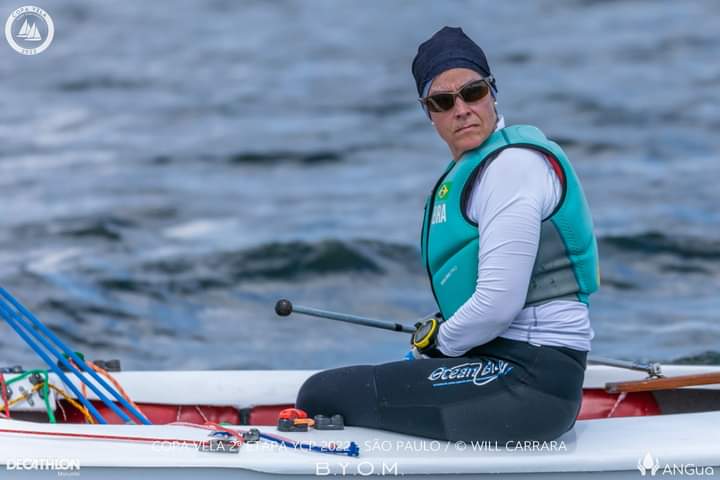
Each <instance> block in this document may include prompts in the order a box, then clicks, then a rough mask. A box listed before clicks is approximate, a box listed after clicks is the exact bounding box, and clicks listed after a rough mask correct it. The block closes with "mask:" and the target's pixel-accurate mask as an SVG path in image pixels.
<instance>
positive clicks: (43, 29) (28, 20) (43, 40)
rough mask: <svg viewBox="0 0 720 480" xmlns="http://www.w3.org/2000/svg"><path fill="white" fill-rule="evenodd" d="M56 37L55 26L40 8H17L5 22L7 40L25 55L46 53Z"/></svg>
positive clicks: (29, 6)
mask: <svg viewBox="0 0 720 480" xmlns="http://www.w3.org/2000/svg"><path fill="white" fill-rule="evenodd" d="M54 36H55V24H54V23H53V20H52V18H51V17H50V15H48V13H47V12H46V11H45V10H43V9H42V8H40V7H36V6H33V5H27V6H24V7H20V8H16V9H15V10H14V11H13V12H12V13H11V14H10V16H9V17H8V19H7V22H5V39H6V40H7V41H8V43H9V44H10V46H11V47H12V48H13V50H15V51H16V52H18V53H21V54H23V55H37V54H38V53H41V52H44V51H45V50H46V49H47V48H48V47H49V46H50V43H52V40H53V37H54Z"/></svg>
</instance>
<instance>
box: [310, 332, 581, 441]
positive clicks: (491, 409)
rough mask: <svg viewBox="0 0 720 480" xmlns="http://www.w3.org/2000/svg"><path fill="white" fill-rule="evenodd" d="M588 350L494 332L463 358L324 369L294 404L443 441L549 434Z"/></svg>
mask: <svg viewBox="0 0 720 480" xmlns="http://www.w3.org/2000/svg"><path fill="white" fill-rule="evenodd" d="M586 360H587V353H586V352H581V351H578V350H574V349H570V348H565V347H548V346H539V347H538V346H533V345H530V344H529V343H526V342H519V341H515V340H508V339H504V338H496V339H495V340H493V341H491V342H489V343H487V344H485V345H482V346H480V347H476V348H474V349H473V350H471V351H469V352H468V353H467V354H466V355H465V356H463V357H457V358H431V359H422V360H412V361H408V360H404V361H398V362H392V363H385V364H382V365H374V366H373V365H359V366H351V367H342V368H336V369H332V370H325V371H322V372H319V373H316V374H315V375H313V376H311V377H310V378H308V379H307V380H306V381H305V383H304V384H303V386H302V387H301V388H300V391H299V393H298V397H297V402H296V405H297V407H298V408H301V409H303V410H305V411H307V412H308V414H310V415H311V416H314V415H316V414H325V415H333V414H335V413H340V414H342V415H343V417H344V418H345V423H346V424H347V425H353V426H359V427H368V428H377V429H382V430H390V431H394V432H400V433H406V434H410V435H418V436H424V437H430V438H435V439H441V440H450V441H458V440H464V441H476V440H490V441H503V442H508V441H526V440H539V441H543V440H553V439H556V438H557V437H559V436H560V435H562V434H563V433H565V432H567V431H568V430H570V429H571V428H572V426H573V425H574V424H575V419H576V417H577V414H578V412H579V410H580V403H581V400H582V384H583V378H584V374H585V366H586Z"/></svg>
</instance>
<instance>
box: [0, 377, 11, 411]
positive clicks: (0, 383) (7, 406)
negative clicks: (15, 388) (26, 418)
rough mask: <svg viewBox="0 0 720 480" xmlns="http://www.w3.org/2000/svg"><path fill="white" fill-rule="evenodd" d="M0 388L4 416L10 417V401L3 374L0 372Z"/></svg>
mask: <svg viewBox="0 0 720 480" xmlns="http://www.w3.org/2000/svg"><path fill="white" fill-rule="evenodd" d="M0 388H1V389H2V399H3V403H4V404H5V416H6V417H7V418H10V403H9V402H8V398H7V385H6V384H5V374H4V373H2V372H0Z"/></svg>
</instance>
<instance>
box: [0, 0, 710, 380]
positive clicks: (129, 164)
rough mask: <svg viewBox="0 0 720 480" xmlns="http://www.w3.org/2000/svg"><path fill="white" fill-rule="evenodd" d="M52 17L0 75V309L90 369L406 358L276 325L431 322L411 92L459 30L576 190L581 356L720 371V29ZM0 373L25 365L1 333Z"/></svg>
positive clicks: (588, 15) (317, 329) (432, 147)
mask: <svg viewBox="0 0 720 480" xmlns="http://www.w3.org/2000/svg"><path fill="white" fill-rule="evenodd" d="M17 6H18V5H16V4H15V3H12V2H7V1H4V0H3V1H0V14H2V15H7V14H9V13H10V11H11V10H12V8H14V7H17ZM42 6H43V7H44V8H45V9H46V10H48V12H49V13H50V14H51V15H52V16H53V18H54V21H55V27H56V35H55V41H54V43H53V45H52V46H51V47H50V49H48V50H47V51H46V52H45V53H43V54H41V55H39V56H36V57H23V56H20V55H18V54H16V53H15V52H13V51H12V50H11V49H10V48H9V47H8V46H7V45H5V46H4V47H2V48H0V75H1V76H2V84H1V85H2V87H1V88H2V90H1V91H0V92H1V93H2V95H0V145H2V147H1V148H0V188H1V189H2V205H3V208H2V215H1V216H0V284H2V285H3V286H4V287H6V288H8V289H9V290H11V291H12V292H13V293H14V294H16V295H17V296H18V297H19V298H20V299H21V300H22V301H23V302H24V303H26V304H27V306H28V307H29V308H30V309H31V310H32V311H33V312H35V313H36V314H38V316H40V318H42V319H43V320H44V321H45V322H46V323H47V324H48V325H50V326H52V328H53V329H54V330H55V331H56V332H58V333H59V334H60V336H61V337H62V338H63V339H64V340H66V341H68V342H69V343H71V344H72V345H73V347H74V348H75V349H77V350H82V351H84V352H85V353H86V354H87V355H88V356H89V357H90V358H120V359H121V360H122V361H123V364H124V366H125V367H126V368H137V369H171V368H182V369H185V368H238V367H240V368H245V367H257V368H320V367H329V366H334V365H339V364H350V363H356V362H380V361H388V360H392V359H397V358H400V357H401V356H402V355H403V353H404V351H405V350H406V346H407V337H406V336H405V335H401V334H397V333H389V332H385V331H378V330H373V329H367V328H362V327H355V326H352V325H347V324H342V323H338V322H332V321H329V320H321V319H311V318H303V317H299V316H298V317H290V318H287V319H278V318H277V317H276V316H275V314H274V313H273V305H274V302H275V300H277V299H278V298H281V297H288V298H290V299H292V300H293V301H295V302H296V303H299V304H303V305H308V306H315V307H319V308H324V309H328V310H339V311H343V312H349V313H354V314H359V315H367V316H374V317H380V318H386V319H393V320H402V321H407V322H410V321H411V320H413V319H415V318H417V317H419V316H421V315H423V314H426V313H429V312H432V311H433V310H434V309H433V302H432V295H431V293H430V291H429V288H428V285H427V281H426V279H425V277H424V274H423V270H422V266H421V264H420V259H419V247H418V235H419V228H420V221H421V218H420V217H421V213H422V202H423V200H424V197H425V195H426V193H427V191H428V189H429V188H430V187H431V186H432V184H433V183H434V179H435V178H436V176H437V175H438V174H439V173H441V172H442V169H443V167H444V165H445V164H446V162H447V161H448V160H449V156H448V152H447V149H446V147H445V145H444V144H443V143H442V141H441V140H440V139H439V138H437V136H436V135H435V134H434V132H433V131H432V129H431V126H430V125H429V124H428V123H427V121H426V119H425V118H424V117H423V115H422V113H421V112H420V110H419V108H418V106H417V103H416V101H415V98H414V97H415V95H414V84H413V81H412V78H411V75H410V72H409V66H410V62H411V60H412V57H413V56H414V53H415V50H416V48H417V45H418V44H419V43H420V42H421V41H423V40H425V39H426V38H427V37H428V36H429V35H430V34H432V32H434V31H435V30H437V29H438V28H439V27H440V26H442V25H445V24H448V25H461V26H463V28H464V29H465V31H466V32H468V33H469V34H470V35H471V36H472V37H473V38H474V39H475V40H477V41H478V42H479V43H480V44H481V45H482V46H483V47H484V48H485V50H486V52H487V53H488V56H489V59H490V62H491V65H492V67H493V70H494V73H495V76H496V77H497V78H498V86H499V88H500V92H499V95H500V96H499V106H500V110H501V111H502V113H503V114H504V115H505V117H506V119H507V121H508V123H532V124H537V125H538V126H540V127H541V128H543V129H544V130H545V131H546V132H547V133H548V135H550V136H551V137H553V138H555V139H557V140H558V141H559V142H560V143H561V144H562V145H563V146H564V147H566V149H567V151H568V153H569V155H570V157H571V159H572V160H573V162H574V164H575V166H576V169H577V171H578V173H579V174H580V176H581V178H582V181H583V184H584V187H585V190H586V193H587V195H588V198H589V202H590V204H591V208H592V211H593V215H594V219H595V223H596V228H597V232H598V235H599V239H600V253H601V261H602V277H603V287H602V290H601V291H600V292H599V293H598V294H596V295H595V296H593V304H592V318H593V326H594V328H595V331H596V338H595V341H594V344H593V348H594V352H595V353H597V354H599V355H604V356H616V357H621V358H633V359H654V360H674V359H678V358H680V357H683V358H685V360H686V361H689V360H688V358H690V359H691V360H693V359H694V360H695V361H700V362H705V363H720V354H719V353H718V352H720V321H719V320H720V319H719V318H718V312H720V297H719V296H718V295H717V292H718V290H719V289H720V210H719V209H718V208H717V205H718V199H719V194H718V193H717V186H716V183H717V179H718V178H720V162H718V160H719V158H718V157H719V153H720V136H718V134H717V132H718V129H719V128H720V109H719V108H718V104H719V103H720V88H718V86H719V85H720V64H719V63H718V62H717V52H718V48H719V47H720V37H718V31H719V30H718V23H717V22H718V18H720V3H718V2H716V1H714V0H707V1H688V2H672V1H659V0H653V1H635V2H633V1H628V2H596V1H587V0H578V1H570V0H567V1H554V0H553V1H550V0H547V1H534V0H526V1H515V2H504V3H503V2H479V1H467V2H456V1H453V2H440V3H438V2H433V3H432V4H431V3H423V4H421V3H419V2H411V1H407V2H393V3H392V6H389V4H387V3H386V2H379V1H373V2H350V1H329V0H328V1H317V2H301V1H276V2H262V1H256V2H252V1H243V2H233V1H224V2H223V1H215V2H189V1H187V2H180V1H177V2H175V1H173V2H140V1H126V2H77V1H64V2H62V3H60V2H54V3H49V4H47V5H42ZM3 18H4V17H3ZM0 352H1V353H0V360H2V362H3V363H5V364H7V363H24V364H26V365H30V364H36V363H37V362H36V360H34V358H33V355H32V353H31V352H30V351H29V350H28V349H27V347H25V346H24V345H22V344H21V342H20V340H19V339H18V338H17V337H16V336H15V334H14V333H13V332H12V331H11V330H10V329H9V328H7V327H6V326H4V325H0ZM694 356H697V357H694Z"/></svg>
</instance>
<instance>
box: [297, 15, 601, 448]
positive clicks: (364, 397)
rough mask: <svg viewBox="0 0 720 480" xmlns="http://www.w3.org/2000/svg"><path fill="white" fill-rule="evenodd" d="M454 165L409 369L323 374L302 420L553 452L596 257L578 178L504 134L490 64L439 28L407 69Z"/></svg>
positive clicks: (516, 133)
mask: <svg viewBox="0 0 720 480" xmlns="http://www.w3.org/2000/svg"><path fill="white" fill-rule="evenodd" d="M412 73H413V76H414V78H415V83H416V87H417V92H418V95H419V101H420V104H421V106H422V108H423V110H424V114H425V115H426V116H427V118H428V119H429V120H430V122H431V124H432V126H433V127H434V129H435V131H436V132H437V134H438V135H439V136H440V137H441V138H442V139H443V140H444V141H445V142H446V143H447V145H448V148H449V150H450V155H451V157H452V160H451V161H450V162H449V164H448V165H447V167H446V168H445V170H444V171H443V172H442V174H441V175H440V176H439V178H438V180H437V182H436V183H435V185H434V187H433V188H432V190H431V192H430V195H429V196H428V198H427V202H426V205H425V213H424V221H423V230H422V241H421V250H422V257H423V262H424V264H425V268H426V269H427V273H428V277H429V280H430V286H431V289H432V292H433V295H434V297H435V300H436V302H437V305H438V309H439V312H438V314H437V315H435V316H434V317H433V318H429V319H427V320H426V321H424V322H421V323H419V324H418V325H417V326H416V327H417V331H416V332H415V334H414V335H413V337H412V340H411V343H412V349H413V352H414V355H413V356H414V357H415V358H417V360H415V361H411V362H392V363H388V364H383V365H376V366H367V365H364V366H353V367H344V368H339V369H333V370H327V371H324V372H320V373H318V374H316V375H314V376H312V377H311V378H309V379H308V380H307V381H306V382H305V384H304V385H303V387H302V388H301V390H300V392H299V394H298V398H297V406H298V407H299V408H302V409H304V410H306V411H308V412H309V413H311V414H315V413H325V414H334V413H341V414H342V415H343V416H344V417H345V422H346V424H349V425H357V426H363V427H370V428H379V429H386V430H391V431H396V432H401V433H406V434H411V435H420V436H426V437H431V438H437V439H444V440H453V441H455V440H465V441H469V440H470V441H472V440H494V441H505V442H507V441H525V440H553V439H556V438H558V437H559V436H561V435H562V434H564V433H565V432H567V431H568V430H570V429H571V428H572V426H573V425H574V423H575V419H576V417H577V415H578V413H579V410H580V403H581V400H582V385H583V379H584V372H585V367H586V360H587V352H588V351H589V350H590V342H591V340H592V338H593V335H594V333H593V329H592V327H591V325H590V315H589V297H590V295H591V294H592V293H593V292H594V291H596V290H597V288H598V286H599V267H598V254H597V243H596V239H595V235H594V233H593V225H592V219H591V216H590V210H589V208H588V204H587V201H586V199H585V195H584V193H583V190H582V187H581V184H580V181H579V179H578V176H577V174H576V173H575V171H574V170H573V167H572V165H571V164H570V161H569V160H568V158H567V155H566V154H565V152H564V151H563V150H562V148H561V147H560V146H559V145H558V144H557V143H555V142H553V141H551V140H549V139H548V138H547V137H546V136H545V134H543V133H542V132H541V131H540V130H539V129H538V128H536V127H534V126H530V125H512V126H506V123H505V119H504V118H503V116H502V115H500V113H499V112H498V106H497V85H496V80H495V78H494V76H493V75H492V72H491V71H490V66H489V64H488V61H487V58H486V56H485V54H484V52H483V50H482V49H481V48H480V47H479V46H478V45H477V44H475V42H473V41H472V40H471V39H470V38H469V37H468V36H467V35H465V33H464V32H463V31H462V29H460V28H450V27H444V28H442V29H441V30H439V31H438V32H436V33H435V34H434V35H433V36H432V37H431V38H430V39H429V40H427V41H426V42H424V43H422V44H421V45H420V47H419V48H418V52H417V55H416V57H415V59H414V61H413V63H412Z"/></svg>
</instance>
